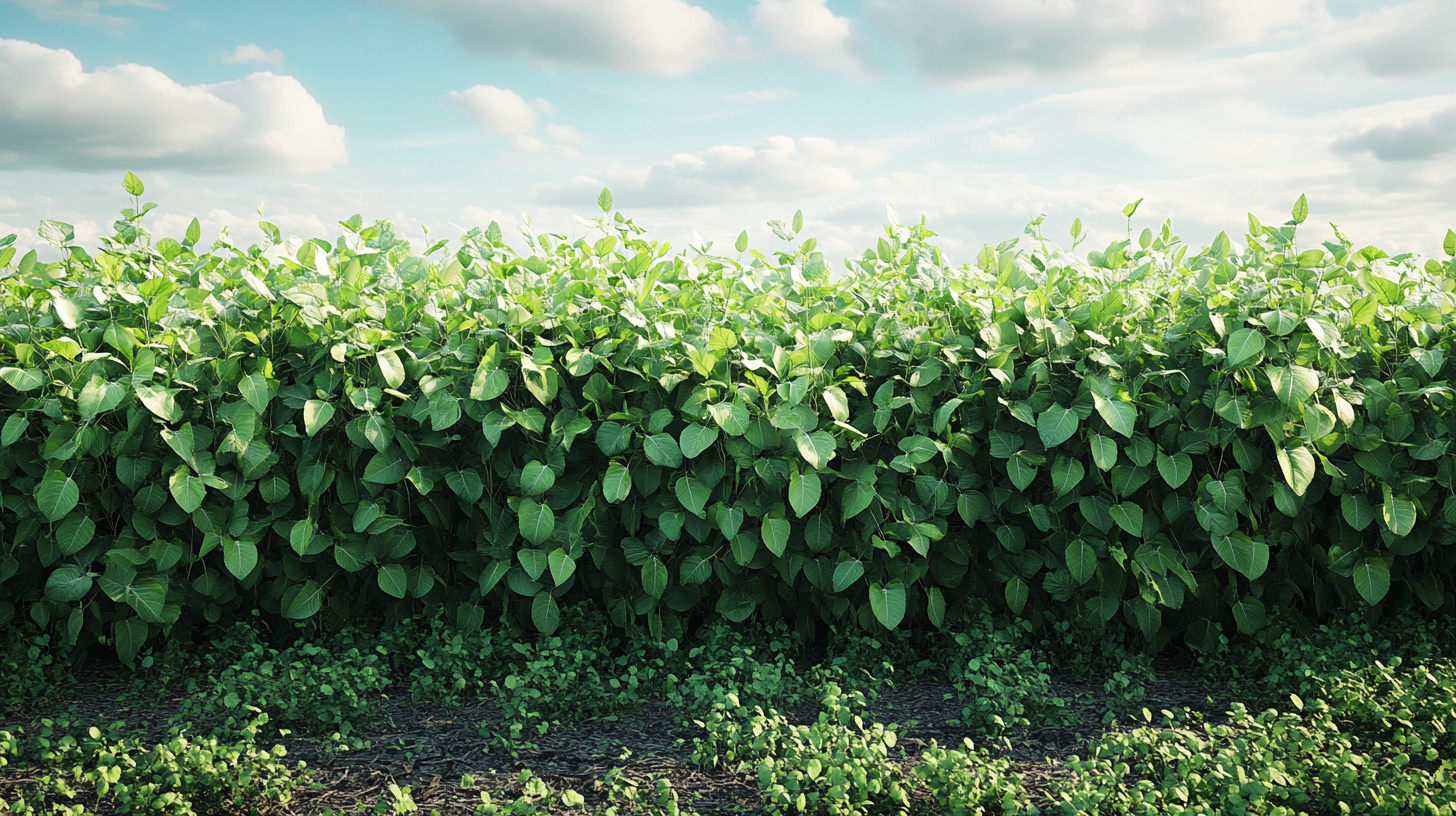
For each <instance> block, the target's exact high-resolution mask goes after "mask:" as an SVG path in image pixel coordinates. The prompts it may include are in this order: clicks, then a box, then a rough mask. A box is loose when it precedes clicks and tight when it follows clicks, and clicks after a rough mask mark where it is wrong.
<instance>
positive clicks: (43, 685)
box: [0, 625, 72, 713]
mask: <svg viewBox="0 0 1456 816" xmlns="http://www.w3.org/2000/svg"><path fill="white" fill-rule="evenodd" d="M57 652H58V650H57V649H56V648H55V647H54V645H53V644H52V643H51V636H50V635H49V634H43V633H42V634H36V633H35V632H34V631H32V630H31V629H30V627H28V626H23V625H19V626H14V627H12V628H9V629H7V630H6V631H5V633H4V635H3V640H0V678H4V682H0V713H3V712H5V711H6V710H8V709H9V708H11V707H13V706H16V705H19V704H20V703H22V702H24V701H26V700H33V699H36V698H41V697H45V696H46V695H47V694H50V693H51V692H53V691H54V690H55V689H56V688H58V687H60V686H62V685H63V684H65V683H66V682H67V681H68V680H69V679H71V677H72V675H71V672H70V669H69V667H68V666H67V665H66V664H65V663H64V662H62V661H61V660H58V659H57Z"/></svg>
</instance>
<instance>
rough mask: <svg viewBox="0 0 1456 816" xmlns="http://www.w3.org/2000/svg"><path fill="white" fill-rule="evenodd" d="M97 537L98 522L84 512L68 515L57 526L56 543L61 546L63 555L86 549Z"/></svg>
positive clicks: (70, 554)
mask: <svg viewBox="0 0 1456 816" xmlns="http://www.w3.org/2000/svg"><path fill="white" fill-rule="evenodd" d="M95 537H96V523H95V522H93V521H92V520H91V518H90V517H89V516H87V515H85V514H84V513H72V514H70V515H69V516H66V520H65V521H63V522H61V526H60V527H58V528H56V545H57V546H59V547H60V548H61V555H64V556H67V557H69V556H72V555H75V554H76V553H78V552H80V551H82V550H84V549H86V545H87V544H90V543H91V539H93V538H95Z"/></svg>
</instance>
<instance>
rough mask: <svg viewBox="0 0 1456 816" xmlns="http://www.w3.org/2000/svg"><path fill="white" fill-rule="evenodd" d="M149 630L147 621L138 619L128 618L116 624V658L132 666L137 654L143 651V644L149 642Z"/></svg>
mask: <svg viewBox="0 0 1456 816" xmlns="http://www.w3.org/2000/svg"><path fill="white" fill-rule="evenodd" d="M148 632H149V629H148V627H147V624H146V621H143V620H139V619H137V618H127V619H126V620H120V621H117V622H116V627H115V629H114V634H115V635H116V656H117V657H119V658H120V659H121V662H123V663H125V664H127V665H131V662H132V661H133V660H135V659H136V656H137V653H138V652H140V651H141V649H142V644H144V643H146V641H147V634H148Z"/></svg>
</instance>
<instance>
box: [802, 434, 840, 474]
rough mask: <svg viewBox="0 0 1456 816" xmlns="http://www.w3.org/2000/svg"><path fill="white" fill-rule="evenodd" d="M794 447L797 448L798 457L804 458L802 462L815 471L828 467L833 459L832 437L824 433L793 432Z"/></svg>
mask: <svg viewBox="0 0 1456 816" xmlns="http://www.w3.org/2000/svg"><path fill="white" fill-rule="evenodd" d="M794 446H795V447H796V448H798V450H799V455H800V456H802V457H804V461H806V462H808V463H809V465H810V466H811V467H813V468H814V469H815V470H822V469H824V468H825V467H828V466H829V462H830V460H832V459H833V458H834V447H835V441H834V437H833V436H832V435H831V434H829V433H828V432H826V431H815V432H813V433H804V432H803V431H795V432H794Z"/></svg>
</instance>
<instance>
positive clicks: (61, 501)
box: [33, 470, 81, 522]
mask: <svg viewBox="0 0 1456 816" xmlns="http://www.w3.org/2000/svg"><path fill="white" fill-rule="evenodd" d="M33 495H34V496H35V504H36V508H37V509H39V510H40V512H41V515H43V516H45V517H46V521H52V522H54V521H60V520H61V519H62V518H64V517H65V516H66V514H67V513H69V512H71V510H72V509H74V508H75V506H76V502H78V501H80V499H81V487H80V485H78V484H76V482H75V480H73V479H72V478H71V477H69V476H67V475H66V474H64V473H62V472H60V471H59V470H51V471H47V472H46V475H45V478H43V479H41V480H40V482H38V483H37V484H36V486H35V490H34V492H33Z"/></svg>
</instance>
